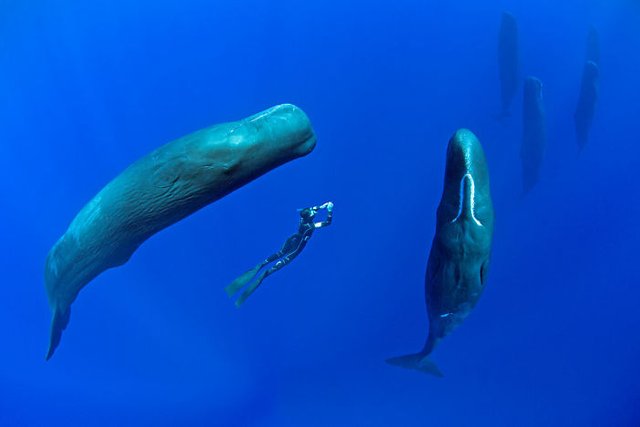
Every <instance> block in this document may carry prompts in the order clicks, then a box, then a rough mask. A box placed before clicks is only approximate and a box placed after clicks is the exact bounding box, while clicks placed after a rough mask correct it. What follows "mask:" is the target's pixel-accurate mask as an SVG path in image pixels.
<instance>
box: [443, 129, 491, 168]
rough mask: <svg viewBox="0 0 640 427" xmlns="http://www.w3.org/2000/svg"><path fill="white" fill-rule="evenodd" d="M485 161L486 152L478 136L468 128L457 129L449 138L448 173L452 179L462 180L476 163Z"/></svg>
mask: <svg viewBox="0 0 640 427" xmlns="http://www.w3.org/2000/svg"><path fill="white" fill-rule="evenodd" d="M478 161H481V162H484V154H483V153H482V147H481V146H480V142H479V141H478V138H476V136H475V135H474V134H473V132H471V131H470V130H468V129H459V130H457V131H456V132H455V133H454V134H453V136H452V137H451V139H450V140H449V147H448V149H447V166H446V167H447V173H448V174H449V173H450V174H452V175H451V176H449V178H450V179H452V180H455V181H460V180H461V179H462V177H463V176H465V175H467V174H470V173H472V169H473V168H474V165H475V164H476V163H477V162H478Z"/></svg>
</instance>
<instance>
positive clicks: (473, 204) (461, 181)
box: [451, 173, 483, 227]
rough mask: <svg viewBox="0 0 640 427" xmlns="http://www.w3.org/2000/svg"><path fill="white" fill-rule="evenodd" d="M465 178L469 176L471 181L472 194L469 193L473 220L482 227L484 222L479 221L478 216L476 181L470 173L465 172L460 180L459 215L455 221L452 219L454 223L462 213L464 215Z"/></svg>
mask: <svg viewBox="0 0 640 427" xmlns="http://www.w3.org/2000/svg"><path fill="white" fill-rule="evenodd" d="M465 178H469V182H470V183H471V194H470V195H469V204H470V205H471V219H473V221H474V222H475V223H476V224H478V225H479V226H480V227H482V226H483V225H482V223H481V222H480V221H478V218H476V200H475V199H476V183H475V182H474V181H473V177H472V176H471V174H470V173H468V174H465V175H464V176H463V177H462V179H461V180H460V197H459V199H458V215H456V217H455V218H454V219H453V221H451V223H454V222H456V221H457V220H458V218H460V215H462V204H463V201H464V180H465Z"/></svg>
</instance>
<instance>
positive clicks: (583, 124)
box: [573, 61, 600, 150]
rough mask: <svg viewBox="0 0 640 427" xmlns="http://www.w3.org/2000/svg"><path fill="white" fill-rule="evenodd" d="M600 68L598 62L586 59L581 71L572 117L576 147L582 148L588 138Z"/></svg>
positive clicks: (595, 101)
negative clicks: (576, 102)
mask: <svg viewBox="0 0 640 427" xmlns="http://www.w3.org/2000/svg"><path fill="white" fill-rule="evenodd" d="M599 74H600V70H599V69H598V64H596V63H595V62H593V61H587V62H586V64H584V68H583V71H582V83H581V85H580V95H579V96H578V105H577V106H576V112H575V115H574V116H573V117H574V121H575V128H576V139H577V141H578V148H579V149H580V150H582V149H583V148H584V147H585V146H586V145H587V141H588V140H589V130H590V129H591V124H592V123H593V116H594V114H595V110H596V103H597V101H598V76H599Z"/></svg>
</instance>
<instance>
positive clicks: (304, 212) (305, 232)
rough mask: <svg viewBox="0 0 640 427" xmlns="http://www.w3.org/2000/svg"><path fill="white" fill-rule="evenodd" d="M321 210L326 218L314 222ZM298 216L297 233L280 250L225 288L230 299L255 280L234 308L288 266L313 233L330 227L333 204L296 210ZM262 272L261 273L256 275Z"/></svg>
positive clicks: (327, 203)
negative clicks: (275, 273) (263, 282)
mask: <svg viewBox="0 0 640 427" xmlns="http://www.w3.org/2000/svg"><path fill="white" fill-rule="evenodd" d="M322 210H326V211H327V217H326V219H325V220H324V221H314V219H315V217H316V215H318V213H319V212H320V211H322ZM298 213H299V214H300V222H299V224H298V231H297V232H296V233H295V234H293V235H291V236H290V237H289V238H288V239H287V240H286V241H285V242H284V244H283V245H282V247H281V248H280V250H279V251H278V252H276V253H274V254H272V255H270V256H268V257H267V258H266V259H265V260H264V261H262V262H261V263H260V264H258V265H256V266H255V267H253V268H252V269H251V270H249V271H247V272H245V273H244V274H242V275H241V276H240V277H238V278H237V279H236V280H234V281H233V282H232V283H231V284H230V285H229V286H227V287H226V288H225V291H226V292H227V295H229V297H232V296H233V295H234V294H235V293H236V292H238V291H239V290H240V289H241V288H243V287H244V286H245V285H247V284H248V283H249V282H251V281H252V280H254V278H256V276H257V278H256V279H255V281H254V282H253V283H251V284H250V285H249V286H247V288H246V289H245V291H244V292H243V293H242V294H241V295H240V297H238V299H237V300H236V302H235V305H236V307H240V305H242V303H243V302H245V300H246V299H247V298H249V296H250V295H251V294H252V293H253V292H254V291H255V290H256V289H257V288H258V286H260V284H261V283H262V281H263V280H264V279H265V278H266V277H267V276H269V275H271V274H272V273H274V272H276V271H278V270H280V269H281V268H282V267H284V266H285V265H287V264H289V263H290V262H291V260H293V259H294V258H295V257H297V256H298V255H299V254H300V252H302V250H303V249H304V247H305V246H306V245H307V242H308V241H309V239H310V238H311V235H312V234H313V232H314V231H315V230H317V229H319V228H322V227H326V226H328V225H331V219H332V217H333V202H326V203H323V204H322V205H320V206H313V207H310V208H304V209H298ZM271 263H274V264H273V265H272V266H271V267H269V268H267V269H265V270H262V269H263V268H264V267H266V266H267V265H268V264H271ZM260 270H262V273H260V275H258V273H259V272H260Z"/></svg>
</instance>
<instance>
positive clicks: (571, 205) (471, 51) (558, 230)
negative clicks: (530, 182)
mask: <svg viewBox="0 0 640 427" xmlns="http://www.w3.org/2000/svg"><path fill="white" fill-rule="evenodd" d="M504 10H508V11H510V12H512V13H513V14H514V15H515V16H516V18H517V19H518V22H519V31H520V54H521V69H522V77H523V78H524V77H525V76H526V75H534V76H536V77H538V78H540V79H541V80H542V82H543V83H544V88H543V93H544V97H545V105H546V112H547V125H548V145H547V151H546V155H545V159H544V163H543V166H542V173H541V180H540V182H539V183H538V185H537V186H536V187H535V188H534V190H533V191H532V192H530V193H529V194H527V195H526V196H523V195H522V190H521V186H522V184H521V164H520V156H519V152H520V142H521V132H522V124H521V115H520V114H521V108H522V106H521V91H519V93H518V97H517V98H516V100H515V102H514V104H513V108H512V110H513V114H512V116H511V117H510V118H509V119H507V120H506V121H504V122H500V121H497V120H496V119H495V116H496V115H497V113H498V112H499V111H500V94H499V81H498V67H497V35H498V29H499V24H500V17H501V13H502V11H504ZM591 25H593V26H595V27H596V28H597V29H598V31H599V33H600V42H601V51H602V55H601V62H600V67H601V77H600V89H601V90H600V99H599V102H598V105H597V111H596V117H595V121H594V124H593V127H592V131H591V138H590V141H589V144H588V145H587V147H586V148H585V150H584V151H582V152H581V153H580V154H578V148H577V144H576V141H575V133H574V127H573V112H574V110H575V105H576V101H577V97H578V90H579V87H580V78H581V72H582V66H583V62H584V58H585V44H586V37H587V32H588V29H589V27H590V26H591ZM639 76H640V3H638V2H637V1H630V0H626V1H623V0H616V1H605V0H601V1H596V0H581V1H578V0H565V1H548V0H538V1H535V2H534V1H515V0H512V1H506V0H505V1H493V0H489V1H484V2H478V1H470V0H460V1H456V2H436V1H427V2H424V1H408V0H398V1H394V2H380V1H360V0H356V1H351V2H337V1H326V2H300V1H293V0H280V1H277V2H273V1H266V0H251V1H238V2H236V1H214V2H211V1H204V0H184V1H180V2H177V1H176V2H170V1H166V2H153V1H149V0H139V1H123V0H110V1H106V0H96V1H91V2H79V1H62V0H61V1H40V0H32V1H22V0H21V1H18V0H3V1H0V93H1V94H2V95H1V96H0V141H1V142H0V144H1V145H0V148H1V150H0V186H1V188H2V193H1V195H2V197H0V235H1V236H2V240H1V241H2V245H1V246H0V248H1V249H0V250H1V255H2V256H0V271H1V272H2V276H1V279H0V282H1V283H2V285H1V289H2V298H0V343H1V347H0V425H2V426H58V425H64V426H177V425H185V426H186V425H189V426H445V425H446V426H637V425H640V381H639V380H640V364H639V363H638V360H639V358H640V315H639V313H640V309H639V308H638V302H639V301H640V288H639V285H640V262H639V261H638V252H639V251H640V245H639V243H640V223H639V221H638V218H639V217H640V191H639V189H638V177H637V171H638V158H640V136H639V135H640V133H639V132H638V125H639V123H638V118H639V117H640V116H639V112H640V102H639V99H640V79H639ZM283 102H290V103H294V104H296V105H298V106H299V107H301V108H302V109H303V110H304V111H305V112H306V113H307V114H308V115H309V117H310V119H311V121H312V123H313V125H314V128H315V130H316V133H317V136H318V145H317V147H316V149H315V151H314V152H313V153H311V154H310V155H309V156H307V157H304V158H301V159H298V160H295V161H293V162H291V163H288V164H286V165H284V166H282V167H280V168H278V169H276V170H274V171H272V172H270V173H268V174H267V175H265V176H263V177H261V178H260V179H258V180H256V181H254V182H252V183H251V184H249V185H247V186H246V187H243V188H241V189H239V190H238V191H236V192H234V193H232V194H231V195H229V196H228V197H225V198H224V199H222V200H220V201H218V202H216V203H214V204H213V205H211V206H208V207H206V208H205V209H203V210H201V211H199V212H197V213H196V214H194V215H193V216H191V217H189V218H187V219H185V220H183V221H181V222H179V223H177V224H176V225H174V226H172V227H170V228H168V229H166V230H164V231H162V232H161V233H159V234H157V235H156V236H154V237H152V238H151V239H150V240H148V241H147V242H146V243H145V244H144V245H142V247H141V248H140V249H139V250H138V251H137V252H136V253H135V254H134V256H133V257H132V259H131V260H130V261H129V263H127V264H126V265H124V266H123V267H121V268H117V269H113V270H109V271H107V272H105V273H104V274H103V275H101V276H99V277H98V278H97V279H95V280H94V281H93V282H92V283H91V284H90V285H89V286H87V287H86V288H85V289H84V290H83V291H82V292H81V294H80V296H79V297H78V299H77V301H76V302H75V304H74V306H73V313H72V316H71V322H70V324H69V327H68V328H67V330H66V332H65V334H64V336H63V339H62V342H61V345H60V348H59V349H58V351H57V352H56V354H55V355H54V357H53V358H52V360H50V361H49V362H45V360H44V355H45V351H46V347H47V343H48V334H49V322H50V315H51V314H50V310H49V307H48V305H47V300H46V295H45V291H44V280H43V270H44V260H45V257H46V254H47V252H48V251H49V249H50V248H51V246H52V245H53V244H54V243H55V241H56V240H57V239H58V238H59V237H60V236H61V235H62V234H63V233H64V231H65V230H66V227H67V226H68V224H69V223H70V221H71V220H72V219H73V217H74V216H75V214H76V213H77V212H78V211H79V209H80V208H81V207H82V206H83V205H84V204H85V203H86V202H87V201H88V200H89V199H90V198H91V197H93V195H95V193H96V192H97V191H98V190H99V189H100V188H102V186H104V185H105V184H106V183H107V182H108V181H109V180H111V179H112V178H113V177H115V176H116V175H117V174H118V173H119V172H121V171H122V170H123V169H124V168H125V167H126V166H127V165H129V164H130V163H131V162H133V161H134V160H136V159H138V158H140V157H141V156H143V155H145V154H146V153H148V152H150V151H151V150H153V149H154V148H156V147H158V146H159V145H161V144H164V143H166V142H168V141H170V140H173V139H175V138H178V137H180V136H183V135H185V134H187V133H190V132H192V131H195V130H197V129H200V128H203V127H206V126H209V125H211V124H214V123H220V122H225V121H232V120H237V119H240V118H243V117H246V116H248V115H251V114H253V113H255V112H258V111H260V110H263V109H265V108H267V107H269V106H272V105H275V104H279V103H283ZM461 127H467V128H469V129H471V130H473V131H474V132H475V133H476V135H477V136H478V137H479V139H480V141H481V142H482V144H483V146H484V149H485V152H486V155H487V159H488V162H489V168H490V173H491V180H492V181H491V183H492V193H493V201H494V205H495V210H496V230H495V235H494V249H493V258H492V265H491V271H490V273H489V280H488V285H487V289H486V291H485V293H484V295H483V296H482V298H481V300H480V303H479V304H478V306H477V307H476V308H475V310H474V312H473V313H472V314H471V315H470V317H469V318H468V319H467V320H466V322H465V323H464V324H463V325H462V326H461V327H460V328H458V329H457V330H456V331H455V332H454V333H452V334H451V335H450V336H448V337H447V338H446V339H445V340H444V341H443V342H442V343H441V345H440V346H439V347H438V348H437V349H436V351H435V352H434V354H433V360H434V361H436V362H437V363H438V365H439V367H440V368H441V369H442V370H443V371H444V373H445V377H444V378H435V377H431V376H428V375H425V374H422V373H420V372H416V371H409V370H403V369H400V368H398V367H393V366H389V365H387V364H386V363H385V362H384V360H385V359H386V358H388V357H391V356H397V355H401V354H406V353H411V352H415V351H418V350H419V349H420V348H421V347H422V345H423V343H424V339H425V337H426V332H427V317H426V311H425V305H424V271H425V266H426V260H427V256H428V253H429V248H430V245H431V239H432V237H433V233H434V228H435V209H436V207H437V204H438V202H439V199H440V195H441V191H442V179H443V174H444V160H445V150H446V144H447V141H448V138H449V137H450V136H451V134H452V133H453V132H454V131H455V130H456V129H457V128H461ZM327 200H332V201H333V202H334V203H335V216H334V222H333V224H332V225H331V227H328V228H326V229H322V230H320V231H318V232H317V233H316V234H315V235H314V236H313V239H312V240H311V242H310V243H309V245H308V246H307V248H306V249H305V251H304V252H303V253H302V254H301V255H300V256H299V257H298V258H297V259H295V261H293V262H292V264H291V265H289V266H287V267H286V268H285V269H283V270H282V271H279V272H278V273H276V274H274V275H273V276H271V277H269V278H268V279H267V280H266V281H265V282H264V284H263V285H262V286H261V287H260V289H259V290H258V291H257V292H256V293H255V294H254V295H253V296H252V297H251V298H250V299H249V300H248V301H247V303H246V304H245V305H244V306H242V307H241V308H240V309H236V308H235V307H234V305H233V303H232V301H230V300H229V299H228V298H227V296H226V295H225V293H224V287H225V286H226V285H227V284H228V283H230V282H231V281H232V280H233V279H234V278H235V277H236V276H238V275H239V274H240V273H242V272H244V271H245V270H246V269H247V268H249V267H251V266H253V265H255V263H257V262H259V261H260V260H262V259H263V258H264V257H265V256H267V255H268V254H270V253H272V252H273V251H275V250H277V249H278V248H279V247H280V245H281V243H282V242H283V241H284V239H285V238H286V237H287V236H289V235H290V234H291V233H293V232H294V231H295V229H296V226H297V221H298V216H297V213H296V209H297V208H302V207H306V206H310V205H314V204H319V203H322V202H324V201H327Z"/></svg>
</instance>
